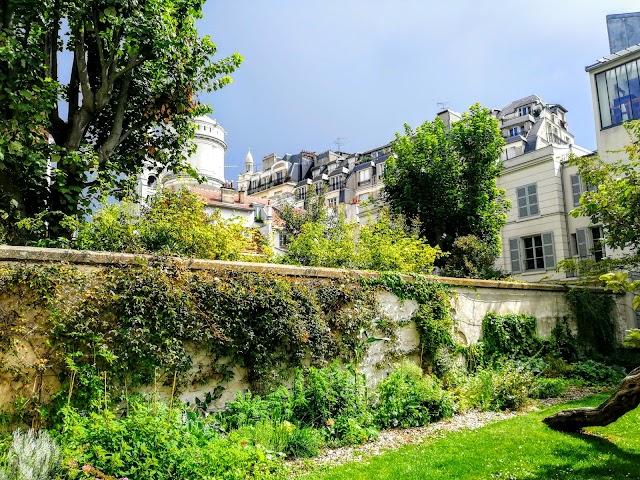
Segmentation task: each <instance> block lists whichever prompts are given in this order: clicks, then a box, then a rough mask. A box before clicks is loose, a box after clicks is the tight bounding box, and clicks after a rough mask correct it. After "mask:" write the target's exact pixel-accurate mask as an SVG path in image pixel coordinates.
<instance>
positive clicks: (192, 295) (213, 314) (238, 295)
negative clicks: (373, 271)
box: [0, 260, 394, 420]
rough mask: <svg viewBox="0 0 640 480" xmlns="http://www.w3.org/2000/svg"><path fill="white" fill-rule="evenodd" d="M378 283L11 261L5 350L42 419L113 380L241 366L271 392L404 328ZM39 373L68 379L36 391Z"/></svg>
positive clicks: (196, 376) (1, 285)
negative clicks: (295, 373)
mask: <svg viewBox="0 0 640 480" xmlns="http://www.w3.org/2000/svg"><path fill="white" fill-rule="evenodd" d="M373 290H375V287H373V286H371V285H367V284H365V283H363V282H361V281H358V280H354V279H348V278H345V279H332V280H316V279H307V278H291V277H283V276H277V275H270V274H264V273H261V274H255V273H243V272H237V271H216V272H211V271H190V270H188V269H186V268H184V267H182V266H180V265H179V264H176V263H173V262H170V261H162V260H154V261H151V262H150V263H148V264H147V263H140V264H139V265H122V266H117V267H108V268H103V269H98V270H94V271H91V272H84V273H83V272H81V271H79V270H77V269H74V268H71V267H41V266H36V267H33V266H21V267H17V268H9V269H4V270H1V271H0V308H1V309H2V311H1V312H0V314H1V320H0V349H1V352H2V353H3V354H4V355H5V359H12V360H10V361H5V362H3V365H2V367H0V368H1V370H0V374H4V375H6V376H9V377H10V378H11V379H12V380H13V381H14V385H18V386H19V387H18V390H19V391H18V392H17V399H18V401H17V402H16V405H15V406H17V407H18V410H19V411H20V413H21V415H22V417H21V419H22V420H28V419H29V418H34V417H38V415H39V412H40V411H41V407H42V405H43V404H44V403H45V402H46V400H47V397H48V396H49V395H50V394H53V402H54V403H55V402H59V403H61V402H62V403H64V402H70V403H72V404H73V405H74V406H76V407H80V408H82V407H83V406H86V405H90V404H92V403H95V402H99V401H101V399H104V398H105V396H106V394H105V389H107V388H108V389H109V394H110V395H111V396H112V397H115V396H117V395H118V393H119V392H124V391H126V389H128V388H135V387H139V386H144V385H147V386H149V385H158V384H165V385H172V384H173V387H174V389H175V388H180V387H184V386H187V385H195V384H200V383H204V382H208V381H211V380H217V381H218V382H219V384H221V385H224V383H226V382H227V381H228V380H230V379H231V378H232V377H233V368H234V367H244V368H245V369H246V375H247V380H248V381H249V383H250V385H251V388H252V390H254V391H256V392H261V391H266V390H268V389H269V388H270V387H272V386H273V385H277V384H279V383H282V382H283V381H285V380H286V379H287V378H289V377H290V373H291V372H292V370H293V369H295V368H297V367H300V366H305V365H309V364H310V365H318V366H320V365H326V364H328V363H329V362H331V361H333V360H335V359H343V360H344V361H346V362H352V363H353V362H357V361H359V360H360V359H361V358H362V357H363V355H364V353H365V350H366V348H367V346H368V344H369V343H368V342H367V338H363V336H366V335H373V334H376V333H380V334H381V335H384V336H385V337H390V338H393V336H394V332H393V329H394V327H393V325H392V324H391V322H389V321H388V319H387V318H386V317H385V315H384V314H383V313H382V310H381V308H380V306H379V305H378V303H377V300H376V297H375V295H373V294H372V293H373ZM25 345H30V346H31V350H32V351H33V352H34V353H35V357H36V358H35V360H34V361H33V362H31V363H24V358H25V355H26V354H25V351H26V349H25V348H24V346H25ZM196 353H198V355H197V356H196ZM202 353H204V354H205V355H202ZM34 375H36V376H37V375H40V377H41V378H40V380H39V383H38V384H39V385H40V387H42V386H43V385H44V384H46V383H47V382H43V378H44V377H45V376H52V375H55V376H57V378H58V380H59V382H60V384H61V388H59V389H58V391H57V393H56V392H53V391H43V388H35V389H33V388H31V384H30V383H29V384H28V382H27V380H29V381H31V379H32V377H33V376H34ZM49 383H50V382H49ZM27 386H28V387H29V388H27ZM54 410H55V409H54Z"/></svg>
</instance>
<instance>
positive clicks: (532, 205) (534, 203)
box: [527, 183, 540, 215]
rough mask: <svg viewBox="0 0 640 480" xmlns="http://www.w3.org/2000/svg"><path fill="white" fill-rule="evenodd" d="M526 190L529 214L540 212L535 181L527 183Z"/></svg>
mask: <svg viewBox="0 0 640 480" xmlns="http://www.w3.org/2000/svg"><path fill="white" fill-rule="evenodd" d="M527 191H528V192H527V193H528V194H529V215H537V214H538V213H539V212H540V210H539V209H538V186H537V185H536V184H535V183H534V184H533V185H529V186H528V187H527Z"/></svg>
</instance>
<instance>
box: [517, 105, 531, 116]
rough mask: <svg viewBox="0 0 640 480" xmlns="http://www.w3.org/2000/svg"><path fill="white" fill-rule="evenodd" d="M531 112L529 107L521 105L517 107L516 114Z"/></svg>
mask: <svg viewBox="0 0 640 480" xmlns="http://www.w3.org/2000/svg"><path fill="white" fill-rule="evenodd" d="M530 113H531V107H522V108H519V109H518V115H519V116H521V117H522V116H523V115H529V114H530Z"/></svg>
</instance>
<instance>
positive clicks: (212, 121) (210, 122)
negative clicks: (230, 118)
mask: <svg viewBox="0 0 640 480" xmlns="http://www.w3.org/2000/svg"><path fill="white" fill-rule="evenodd" d="M193 121H194V122H198V123H206V124H207V125H218V122H217V120H216V119H215V118H211V117H209V116H207V115H200V116H199V117H196V118H194V119H193Z"/></svg>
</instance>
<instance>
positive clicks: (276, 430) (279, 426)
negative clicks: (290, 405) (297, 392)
mask: <svg viewBox="0 0 640 480" xmlns="http://www.w3.org/2000/svg"><path fill="white" fill-rule="evenodd" d="M295 430H296V427H295V425H293V424H292V423H291V422H288V421H286V420H285V421H284V422H278V423H276V422H273V421H270V420H262V421H259V422H257V423H256V424H255V425H251V426H244V427H241V428H239V429H238V430H235V431H233V432H231V433H229V434H228V437H229V439H231V440H235V441H238V442H240V443H242V442H243V441H245V442H246V443H250V444H251V445H256V446H257V445H259V446H261V447H264V448H265V449H267V450H269V451H272V452H278V453H281V454H284V453H285V452H286V450H287V447H288V445H289V442H290V439H291V435H292V434H293V432H294V431H295Z"/></svg>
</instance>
